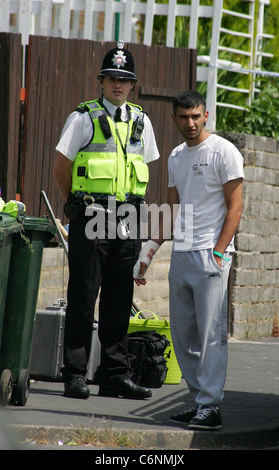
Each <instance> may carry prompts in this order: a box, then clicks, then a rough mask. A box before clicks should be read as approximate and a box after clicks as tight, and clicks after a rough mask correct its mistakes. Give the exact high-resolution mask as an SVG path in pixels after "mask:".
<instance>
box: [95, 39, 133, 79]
mask: <svg viewBox="0 0 279 470" xmlns="http://www.w3.org/2000/svg"><path fill="white" fill-rule="evenodd" d="M101 77H118V78H127V79H130V80H133V81H135V82H136V81H137V77H136V76H135V64H134V58H133V56H132V54H131V52H129V51H128V50H127V49H124V42H123V41H119V42H118V47H116V48H114V49H111V50H110V51H109V52H108V53H107V54H106V55H105V57H104V60H103V63H102V68H101V71H100V73H99V75H98V78H101Z"/></svg>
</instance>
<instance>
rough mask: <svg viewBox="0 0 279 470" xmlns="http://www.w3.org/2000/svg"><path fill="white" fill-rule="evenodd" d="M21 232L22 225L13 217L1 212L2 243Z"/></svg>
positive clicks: (0, 229) (0, 236)
mask: <svg viewBox="0 0 279 470" xmlns="http://www.w3.org/2000/svg"><path fill="white" fill-rule="evenodd" d="M20 230H21V225H20V223H19V222H18V220H17V219H16V217H13V216H11V215H8V214H5V213H3V212H0V241H2V240H4V239H5V238H6V237H7V236H8V235H11V234H13V233H17V232H19V231H20Z"/></svg>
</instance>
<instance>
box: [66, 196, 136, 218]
mask: <svg viewBox="0 0 279 470" xmlns="http://www.w3.org/2000/svg"><path fill="white" fill-rule="evenodd" d="M111 203H115V204H116V207H119V206H121V205H123V204H132V205H134V206H135V207H136V208H139V207H140V205H141V204H145V202H144V199H143V197H142V196H134V195H131V196H128V197H127V198H126V199H125V201H118V200H116V199H114V198H113V196H107V197H106V196H105V197H101V198H98V197H96V199H95V197H94V196H93V195H90V194H85V195H83V196H75V195H74V194H72V193H70V195H69V197H68V200H67V202H66V204H65V205H64V214H65V215H66V217H67V218H68V219H70V220H76V219H78V218H80V217H82V216H84V214H85V211H86V208H87V207H88V206H92V205H93V208H94V205H95V204H96V205H101V206H103V207H104V208H105V209H107V208H111V205H110V204H111Z"/></svg>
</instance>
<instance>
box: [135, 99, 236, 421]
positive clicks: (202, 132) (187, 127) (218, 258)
mask: <svg viewBox="0 0 279 470" xmlns="http://www.w3.org/2000/svg"><path fill="white" fill-rule="evenodd" d="M205 106H206V105H205V101H204V98H203V97H202V95H200V94H199V93H197V92H196V91H192V90H190V91H187V92H184V93H181V94H180V95H178V96H177V97H176V98H175V100H174V103H173V108H174V114H173V116H172V117H173V120H174V122H175V124H176V126H177V128H178V130H179V131H180V133H181V134H182V135H183V137H184V139H185V142H184V143H183V144H181V145H179V146H178V147H176V148H175V149H174V150H173V151H172V153H171V155H170V157H169V161H168V170H169V183H168V186H169V195H168V204H169V205H170V207H171V208H172V220H174V219H175V221H174V224H172V221H170V223H169V225H170V227H171V230H172V231H173V250H172V259H171V265H170V272H169V283H170V324H171V332H172V341H173V345H174V349H175V353H176V357H177V359H178V362H179V365H180V368H181V371H182V375H183V377H184V378H185V380H186V382H187V385H188V387H189V390H190V392H191V393H192V395H193V397H194V400H195V405H194V406H193V407H192V408H191V409H190V410H186V411H183V412H182V413H179V414H178V415H175V416H172V417H170V420H171V421H173V422H177V423H182V424H187V425H188V427H189V428H190V429H220V427H221V426H222V421H221V415H220V410H219V405H220V403H221V401H222V399H223V395H224V394H223V387H224V384H225V380H226V371H227V286H228V276H229V270H230V266H231V256H232V255H231V253H232V252H233V251H234V234H235V232H236V229H237V226H238V224H239V221H240V218H241V214H242V184H243V179H244V173H243V158H242V156H241V154H240V152H239V151H238V150H237V149H236V147H235V146H234V145H233V144H232V143H231V142H229V141H227V140H226V139H223V138H222V137H219V136H217V135H213V134H210V133H209V132H208V131H207V130H206V128H205V125H206V122H207V119H208V111H206V107H205ZM175 208H179V209H178V211H177V213H176V215H175V217H174V216H173V213H174V211H175ZM172 225H173V226H172ZM163 227H165V221H164V223H163V219H162V221H161V223H160V227H159V236H158V235H157V238H153V239H152V240H149V241H148V242H147V243H146V244H145V246H144V247H143V249H142V251H141V253H140V255H139V259H138V262H137V264H136V265H135V268H134V278H135V282H136V284H137V285H140V284H142V285H144V284H145V283H146V280H145V277H144V275H145V272H146V269H147V268H148V266H149V264H150V262H151V260H152V257H153V256H154V254H155V253H156V251H157V250H158V248H159V246H160V245H161V244H162V243H163V242H164V240H165V239H166V238H167V236H166V234H165V233H163Z"/></svg>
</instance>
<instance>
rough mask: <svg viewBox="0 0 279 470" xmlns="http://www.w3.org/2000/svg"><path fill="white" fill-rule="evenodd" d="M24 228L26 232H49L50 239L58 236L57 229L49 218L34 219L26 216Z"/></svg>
mask: <svg viewBox="0 0 279 470" xmlns="http://www.w3.org/2000/svg"><path fill="white" fill-rule="evenodd" d="M22 226H23V228H24V230H35V231H39V232H48V233H49V235H50V238H52V237H54V236H55V235H56V234H57V229H56V227H55V226H54V225H53V224H52V223H51V220H50V219H49V218H48V217H47V216H44V217H33V216H28V215H26V216H24V217H23V218H22Z"/></svg>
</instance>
